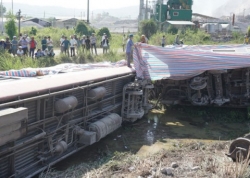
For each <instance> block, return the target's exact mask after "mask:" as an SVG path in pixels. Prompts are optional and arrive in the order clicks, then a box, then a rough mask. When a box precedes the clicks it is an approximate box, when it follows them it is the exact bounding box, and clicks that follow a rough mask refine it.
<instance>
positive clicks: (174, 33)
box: [167, 25, 178, 35]
mask: <svg viewBox="0 0 250 178" xmlns="http://www.w3.org/2000/svg"><path fill="white" fill-rule="evenodd" d="M167 33H170V34H173V35H176V34H177V33H178V29H177V28H176V27H175V26H173V25H170V26H169V27H168V29H167Z"/></svg>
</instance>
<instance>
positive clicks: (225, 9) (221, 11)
mask: <svg viewBox="0 0 250 178" xmlns="http://www.w3.org/2000/svg"><path fill="white" fill-rule="evenodd" d="M244 9H245V15H248V14H250V1H246V0H237V1H235V0H228V1H227V2H226V3H225V4H224V5H222V6H220V7H219V8H217V9H216V10H214V12H213V15H214V16H216V17H221V16H229V15H230V14H231V13H235V14H236V15H243V14H244Z"/></svg>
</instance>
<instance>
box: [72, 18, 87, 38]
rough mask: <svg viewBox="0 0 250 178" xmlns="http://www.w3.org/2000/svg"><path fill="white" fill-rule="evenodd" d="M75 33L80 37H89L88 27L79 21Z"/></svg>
mask: <svg viewBox="0 0 250 178" xmlns="http://www.w3.org/2000/svg"><path fill="white" fill-rule="evenodd" d="M75 32H76V33H77V34H79V35H81V36H82V35H89V29H88V25H87V24H86V23H85V22H82V21H79V22H78V23H77V25H76V29H75Z"/></svg>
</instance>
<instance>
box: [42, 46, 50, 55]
mask: <svg viewBox="0 0 250 178" xmlns="http://www.w3.org/2000/svg"><path fill="white" fill-rule="evenodd" d="M43 55H44V56H48V55H49V51H48V49H47V48H46V49H45V50H44V51H43Z"/></svg>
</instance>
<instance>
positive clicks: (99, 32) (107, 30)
mask: <svg viewBox="0 0 250 178" xmlns="http://www.w3.org/2000/svg"><path fill="white" fill-rule="evenodd" d="M104 33H105V34H106V35H107V37H108V38H111V34H110V32H109V29H108V28H107V27H103V28H101V29H100V30H99V31H98V33H97V35H98V36H102V35H103V34H104Z"/></svg>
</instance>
